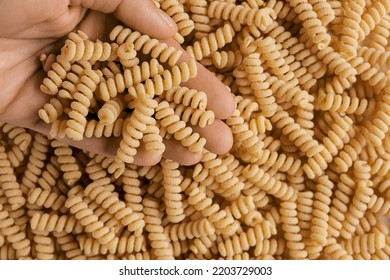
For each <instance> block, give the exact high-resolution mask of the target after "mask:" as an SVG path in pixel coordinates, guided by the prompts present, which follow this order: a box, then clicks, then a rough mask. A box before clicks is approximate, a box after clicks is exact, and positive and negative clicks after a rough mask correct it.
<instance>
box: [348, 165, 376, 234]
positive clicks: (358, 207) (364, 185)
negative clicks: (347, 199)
mask: <svg viewBox="0 0 390 280" xmlns="http://www.w3.org/2000/svg"><path fill="white" fill-rule="evenodd" d="M370 170H371V168H370V166H369V165H368V164H367V163H366V162H364V161H361V160H359V161H355V163H354V175H355V178H356V179H357V184H356V192H355V194H354V197H353V198H352V202H351V205H350V207H349V209H348V212H347V213H346V214H345V221H344V222H343V226H342V229H341V231H340V234H341V236H343V237H344V238H345V239H349V238H351V237H352V235H353V233H354V232H355V231H356V227H357V225H358V223H359V220H360V219H361V218H362V217H363V215H364V212H365V211H366V210H367V207H368V203H369V202H370V196H372V194H373V189H372V188H371V186H372V181H371V180H370V177H371V175H370Z"/></svg>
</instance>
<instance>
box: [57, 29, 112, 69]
mask: <svg viewBox="0 0 390 280" xmlns="http://www.w3.org/2000/svg"><path fill="white" fill-rule="evenodd" d="M115 49H116V47H115V45H112V44H110V43H107V42H105V43H103V42H101V41H99V40H98V41H96V42H92V41H90V40H88V36H87V35H86V34H85V33H83V32H82V31H80V30H79V31H77V34H76V33H74V32H72V33H70V34H69V35H68V39H67V40H66V42H65V46H64V47H63V48H62V50H61V55H62V56H63V57H64V58H65V59H66V60H67V61H70V62H76V61H80V60H88V61H90V62H93V63H94V62H96V61H107V60H110V61H112V60H114V59H115V58H116V57H117V55H116V54H113V52H114V50H115Z"/></svg>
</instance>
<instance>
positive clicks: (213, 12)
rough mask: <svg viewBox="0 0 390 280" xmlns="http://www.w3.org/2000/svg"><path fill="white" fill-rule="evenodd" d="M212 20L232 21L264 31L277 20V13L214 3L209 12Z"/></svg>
mask: <svg viewBox="0 0 390 280" xmlns="http://www.w3.org/2000/svg"><path fill="white" fill-rule="evenodd" d="M208 15H209V17H210V18H217V19H224V20H230V21H232V22H238V23H240V24H247V25H256V26H257V27H258V28H259V29H260V30H262V31H264V29H265V28H267V26H268V25H269V24H270V23H272V21H273V20H275V19H276V12H275V11H274V10H273V9H270V8H261V9H256V8H253V9H251V8H249V7H248V8H247V7H244V6H241V5H235V4H229V3H224V2H223V1H213V2H212V3H211V4H210V6H209V10H208Z"/></svg>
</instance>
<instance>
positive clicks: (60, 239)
mask: <svg viewBox="0 0 390 280" xmlns="http://www.w3.org/2000/svg"><path fill="white" fill-rule="evenodd" d="M53 236H54V237H55V238H56V242H57V244H58V245H59V247H60V249H61V250H62V251H63V252H64V253H65V257H66V258H67V259H69V260H85V259H86V256H85V255H84V254H83V252H82V251H81V250H80V248H79V244H78V243H77V241H76V240H75V238H74V236H73V235H71V234H69V233H66V232H53Z"/></svg>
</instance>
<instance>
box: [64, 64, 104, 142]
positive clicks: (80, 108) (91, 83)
mask: <svg viewBox="0 0 390 280" xmlns="http://www.w3.org/2000/svg"><path fill="white" fill-rule="evenodd" d="M101 75H102V73H101V71H96V70H91V69H86V70H84V75H83V76H82V77H81V78H80V83H79V84H78V85H77V90H78V92H76V93H75V94H74V95H73V97H74V99H75V100H74V101H73V102H72V103H71V104H70V107H71V109H72V111H71V112H69V118H70V119H69V120H68V121H67V128H66V130H65V134H66V136H68V137H69V138H71V139H73V140H82V139H83V136H84V131H85V127H86V124H87V120H86V116H87V114H88V109H89V107H90V104H91V99H92V97H93V92H94V91H95V90H96V88H97V85H98V84H99V82H100V78H101Z"/></svg>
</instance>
